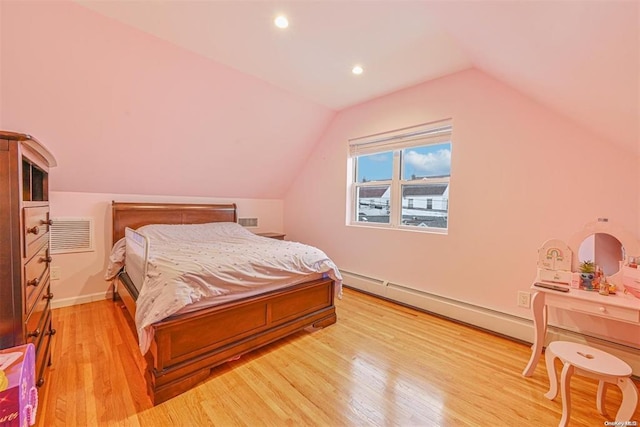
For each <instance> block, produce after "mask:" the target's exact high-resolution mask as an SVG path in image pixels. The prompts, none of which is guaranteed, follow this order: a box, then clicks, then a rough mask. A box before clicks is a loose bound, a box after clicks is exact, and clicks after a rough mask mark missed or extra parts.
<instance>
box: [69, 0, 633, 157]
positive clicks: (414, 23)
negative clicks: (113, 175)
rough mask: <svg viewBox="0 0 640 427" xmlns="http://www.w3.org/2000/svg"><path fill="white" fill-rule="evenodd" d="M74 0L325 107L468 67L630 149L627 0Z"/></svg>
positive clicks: (340, 106) (630, 49)
mask: <svg viewBox="0 0 640 427" xmlns="http://www.w3.org/2000/svg"><path fill="white" fill-rule="evenodd" d="M76 2H77V3H79V4H82V5H84V6H86V7H88V8H90V9H93V10H95V11H97V12H99V13H101V14H103V15H106V16H109V17H112V18H114V19H116V20H118V21H120V22H123V23H125V24H128V25H131V26H133V27H136V28H139V29H141V30H143V31H145V32H147V33H150V34H153V35H155V36H157V37H159V38H161V39H164V40H167V41H169V42H171V43H174V44H176V45H178V46H181V47H184V48H186V49H189V50H191V51H193V52H196V53H198V54H200V55H203V56H205V57H208V58H210V59H212V60H215V61H216V62H219V63H222V64H225V65H227V66H229V67H231V68H233V69H236V70H238V71H241V72H243V73H246V74H250V75H253V76H255V77H258V78H260V79H262V80H265V81H267V82H269V83H271V84H273V85H275V86H277V87H280V88H282V89H285V90H287V91H289V92H291V93H293V94H295V95H297V96H300V97H303V98H306V99H309V100H312V101H314V102H316V103H318V104H321V105H324V106H326V107H329V108H332V109H335V110H340V109H343V108H345V107H349V106H352V105H355V104H358V103H361V102H364V101H367V100H370V99H372V98H375V97H378V96H381V95H384V94H387V93H391V92H394V91H397V90H399V89H403V88H406V87H409V86H412V85H415V84H417V83H421V82H424V81H427V80H431V79H434V78H437V77H440V76H444V75H446V74H450V73H453V72H456V71H460V70H463V69H466V68H469V67H476V68H479V69H481V70H483V71H484V72H486V73H488V74H490V75H492V76H493V77H495V78H498V79H500V80H501V81H503V82H505V83H507V84H509V85H511V86H512V87H514V88H516V89H517V90H519V91H521V92H522V93H524V94H526V95H528V96H530V97H532V98H533V99H535V100H537V101H538V102H540V103H542V104H544V105H545V106H547V107H548V108H551V109H554V110H556V111H558V112H560V113H561V114H563V115H565V116H567V117H569V118H571V119H572V120H574V121H576V122H578V123H579V124H581V125H582V126H584V127H586V128H587V129H589V130H590V131H593V132H596V133H598V134H599V135H601V136H603V137H605V138H607V139H608V140H610V141H611V142H613V143H616V144H618V145H620V146H622V147H624V148H626V149H629V150H632V151H633V152H636V153H637V152H638V151H639V150H640V143H639V141H638V135H639V134H640V124H639V120H638V115H639V112H640V111H639V104H640V85H639V79H640V67H639V62H640V41H639V39H640V32H639V29H638V27H639V23H640V5H639V4H640V2H638V1H636V0H629V1H614V0H610V1H606V0H602V1H597V0H583V1H579V0H575V1H564V0H555V1H554V0H548V1H518V0H514V1H504V0H503V1H490V0H486V1H456V0H453V1H400V0H386V1H356V0H339V1H311V0H308V1H307V0H299V1H288V2H287V1H285V2H282V1H280V2H276V1H267V0H265V1H242V0H235V1H202V0H199V1H192V0H170V1H166V0H165V1H162V0H160V1H158V0H156V1H151V0H147V1H130V0H124V1H121V0H111V1H94V0H76ZM278 13H284V14H286V15H287V16H288V18H289V21H290V27H289V28H288V29H286V30H284V31H283V30H279V29H277V28H275V26H274V25H273V19H274V17H275V16H276V14H278ZM356 63H359V64H362V65H363V67H364V68H365V72H364V74H363V75H361V76H354V75H353V74H351V71H350V70H351V68H352V66H353V65H354V64H356Z"/></svg>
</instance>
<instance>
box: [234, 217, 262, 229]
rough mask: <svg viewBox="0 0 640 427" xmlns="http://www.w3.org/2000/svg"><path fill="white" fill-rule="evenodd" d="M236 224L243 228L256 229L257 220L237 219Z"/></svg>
mask: <svg viewBox="0 0 640 427" xmlns="http://www.w3.org/2000/svg"><path fill="white" fill-rule="evenodd" d="M238 224H240V225H241V226H243V227H257V226H258V218H238Z"/></svg>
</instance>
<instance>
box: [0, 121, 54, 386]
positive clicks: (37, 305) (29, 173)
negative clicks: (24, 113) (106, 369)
mask: <svg viewBox="0 0 640 427" xmlns="http://www.w3.org/2000/svg"><path fill="white" fill-rule="evenodd" d="M55 165H56V161H55V159H54V157H53V155H51V153H50V152H49V151H48V150H47V149H46V148H45V147H44V146H43V145H42V144H40V142H38V141H37V140H35V139H34V138H32V137H31V136H29V135H25V134H20V133H15V132H5V131H0V349H4V348H9V347H14V346H19V345H24V344H28V343H33V344H34V346H35V349H36V352H35V353H36V383H37V384H38V385H39V386H41V385H42V384H44V382H45V380H46V367H47V366H48V365H50V364H51V356H50V355H51V339H52V336H53V335H54V334H55V329H53V327H52V323H51V304H50V301H51V298H53V295H52V294H51V289H50V274H49V271H50V268H49V266H50V263H51V256H50V254H49V226H50V225H51V220H50V218H49V168H50V167H53V166H55Z"/></svg>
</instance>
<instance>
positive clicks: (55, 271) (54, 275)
mask: <svg viewBox="0 0 640 427" xmlns="http://www.w3.org/2000/svg"><path fill="white" fill-rule="evenodd" d="M51 280H60V267H51Z"/></svg>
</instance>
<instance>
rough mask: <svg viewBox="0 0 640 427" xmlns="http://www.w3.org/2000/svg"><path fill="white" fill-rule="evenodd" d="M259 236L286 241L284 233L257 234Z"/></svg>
mask: <svg viewBox="0 0 640 427" xmlns="http://www.w3.org/2000/svg"><path fill="white" fill-rule="evenodd" d="M256 234H257V235H258V236H262V237H269V238H271V239H276V240H284V236H286V234H284V233H256Z"/></svg>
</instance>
